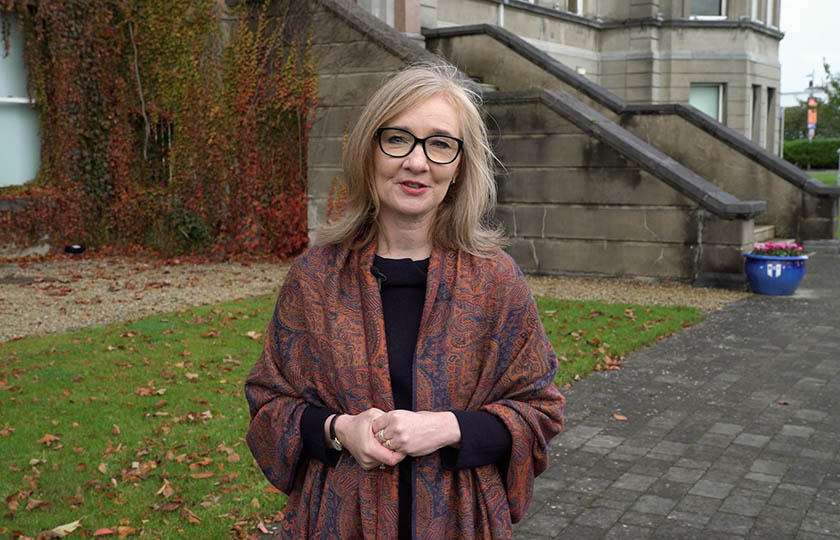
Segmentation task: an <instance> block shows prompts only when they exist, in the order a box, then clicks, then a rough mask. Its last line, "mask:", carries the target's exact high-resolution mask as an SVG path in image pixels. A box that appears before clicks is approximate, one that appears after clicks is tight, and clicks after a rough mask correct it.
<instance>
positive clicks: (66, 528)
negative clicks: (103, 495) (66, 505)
mask: <svg viewBox="0 0 840 540" xmlns="http://www.w3.org/2000/svg"><path fill="white" fill-rule="evenodd" d="M81 526H82V523H81V522H80V521H79V520H78V519H77V520H76V521H73V522H70V523H65V524H64V525H59V526H58V527H55V528H54V529H52V530H51V531H50V532H51V533H52V534H53V535H54V538H64V537H65V536H67V535H68V534H70V533H72V532H73V531H75V530H76V529H78V528H79V527H81Z"/></svg>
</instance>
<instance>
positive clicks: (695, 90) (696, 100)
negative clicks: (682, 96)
mask: <svg viewBox="0 0 840 540" xmlns="http://www.w3.org/2000/svg"><path fill="white" fill-rule="evenodd" d="M720 94H721V86H720V85H719V84H692V85H691V93H690V94H689V97H688V102H689V103H690V104H691V105H694V106H695V107H697V108H698V109H700V110H701V111H703V112H704V113H706V114H708V115H709V116H711V117H712V118H714V119H715V120H718V121H720V120H721V118H720V116H721V115H720Z"/></svg>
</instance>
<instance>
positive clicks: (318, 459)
mask: <svg viewBox="0 0 840 540" xmlns="http://www.w3.org/2000/svg"><path fill="white" fill-rule="evenodd" d="M476 100H477V96H476V95H475V94H474V93H473V92H471V91H470V90H468V89H467V88H466V87H465V86H464V84H463V83H462V82H461V81H460V80H459V79H458V78H457V71H456V70H455V69H454V68H451V67H443V66H415V67H411V68H408V69H406V70H404V71H402V72H400V73H399V74H397V75H396V76H395V77H393V78H392V79H391V80H390V81H388V82H387V83H386V84H385V85H384V86H383V87H382V88H381V89H380V90H379V91H378V92H377V93H376V94H375V95H374V96H373V97H372V98H371V100H370V102H369V104H368V105H367V107H366V108H365V110H364V111H363V112H362V115H361V117H360V119H359V121H358V123H357V125H356V127H355V128H354V130H353V132H352V134H351V135H350V137H349V139H348V141H347V147H346V150H345V154H344V174H345V183H346V186H347V201H346V206H345V209H344V213H343V214H342V216H341V217H340V218H338V219H336V220H334V221H331V222H330V223H328V224H327V225H326V226H324V227H322V229H321V231H320V234H319V242H320V245H318V246H316V247H312V248H310V249H308V250H307V251H306V252H305V253H304V254H303V255H301V256H300V257H299V258H298V259H297V260H296V261H295V262H294V264H293V265H292V267H291V269H290V270H289V274H288V276H287V278H286V282H285V283H284V285H283V288H282V289H281V291H280V295H279V298H278V301H277V306H276V309H275V312H274V317H273V318H272V321H271V323H270V325H269V328H268V330H267V332H266V344H265V350H264V352H263V354H262V356H261V357H260V360H259V361H258V362H257V364H256V366H255V367H254V369H253V370H252V371H251V373H250V375H249V376H248V380H247V382H246V387H245V389H246V396H247V398H248V402H249V405H250V410H251V425H250V428H249V431H248V437H247V441H248V445H249V447H250V448H251V451H252V453H253V454H254V456H255V458H256V460H257V463H258V464H259V465H260V467H261V468H262V470H263V472H264V474H265V475H266V477H267V478H268V480H269V481H270V482H271V483H272V484H274V485H275V486H276V487H277V488H279V489H280V490H282V491H284V492H285V493H287V494H288V495H289V498H288V502H287V504H286V510H285V520H284V523H283V528H282V531H283V533H282V535H283V537H284V538H337V539H342V540H346V539H351V538H383V539H385V538H429V539H442V538H452V539H455V538H458V539H460V538H511V537H512V532H511V523H512V522H517V521H519V520H520V519H521V518H522V517H523V516H524V515H525V512H526V510H527V507H528V504H529V502H530V499H531V494H532V491H533V480H534V477H535V476H536V475H538V474H539V473H541V472H542V471H543V470H545V468H546V466H547V461H548V456H547V452H546V450H547V445H548V441H549V440H550V439H551V437H553V436H554V435H556V434H557V433H558V432H559V431H560V429H561V428H562V418H563V397H562V396H561V395H560V393H559V392H558V390H557V388H556V387H555V386H554V384H553V378H554V372H555V370H556V358H555V356H554V353H553V351H552V349H551V345H550V343H549V342H548V339H547V338H546V335H545V332H544V330H543V328H542V325H541V323H540V320H539V317H538V314H537V310H536V306H535V304H534V301H533V299H532V297H531V295H530V292H529V289H528V286H527V284H526V283H525V281H524V279H523V276H522V274H521V272H520V271H519V269H518V267H517V266H516V264H515V263H514V262H513V261H512V260H511V258H510V257H509V256H508V255H506V254H505V253H504V252H502V251H501V250H500V249H499V244H500V238H499V235H498V233H497V231H496V230H494V229H491V228H489V227H487V226H486V225H485V224H484V218H485V217H486V214H487V212H488V211H489V210H490V209H491V208H492V204H493V203H494V200H495V183H494V179H493V175H492V160H493V155H492V152H491V150H490V148H489V145H488V142H487V133H486V130H485V127H484V123H483V121H482V118H481V116H480V114H479V111H478V109H477V107H476V103H475V101H476Z"/></svg>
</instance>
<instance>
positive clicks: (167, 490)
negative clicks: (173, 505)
mask: <svg viewBox="0 0 840 540" xmlns="http://www.w3.org/2000/svg"><path fill="white" fill-rule="evenodd" d="M173 493H175V488H173V487H172V484H170V483H169V480H167V479H166V478H164V479H163V486H161V488H160V489H159V490H157V491H156V492H155V495H160V496H162V497H163V498H164V499H165V498H168V497H170V496H171V495H172V494H173Z"/></svg>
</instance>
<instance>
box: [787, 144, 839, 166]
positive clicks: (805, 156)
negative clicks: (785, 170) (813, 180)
mask: <svg viewBox="0 0 840 540" xmlns="http://www.w3.org/2000/svg"><path fill="white" fill-rule="evenodd" d="M838 148H840V139H814V140H813V141H808V140H807V139H799V140H796V141H785V159H786V160H788V161H789V162H791V163H793V164H794V165H796V166H798V167H802V168H805V167H807V166H808V164H809V163H810V165H811V168H812V169H836V168H837V159H838V156H837V149H838Z"/></svg>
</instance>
